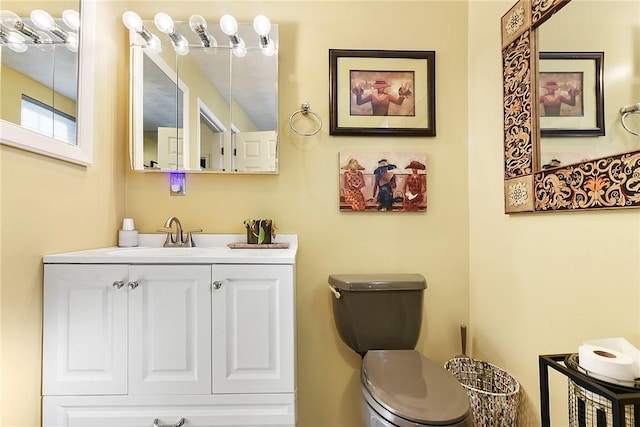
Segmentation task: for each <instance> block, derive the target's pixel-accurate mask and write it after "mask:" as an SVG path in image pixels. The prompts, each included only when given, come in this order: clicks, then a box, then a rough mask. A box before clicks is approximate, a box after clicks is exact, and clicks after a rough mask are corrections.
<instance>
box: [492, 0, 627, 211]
mask: <svg viewBox="0 0 640 427" xmlns="http://www.w3.org/2000/svg"><path fill="white" fill-rule="evenodd" d="M570 1H571V0H520V1H518V2H517V3H516V4H515V5H514V6H513V7H511V9H509V11H508V12H507V13H506V14H505V15H503V16H502V19H501V33H502V77H503V84H504V85H503V109H504V206H505V213H507V214H510V213H520V212H533V213H538V212H561V211H577V210H599V209H619V208H638V207H640V151H629V152H626V153H620V154H616V155H609V156H605V157H601V158H598V159H592V160H588V161H585V162H581V163H574V164H571V165H567V166H562V167H559V168H554V169H545V170H540V167H539V166H540V165H539V159H538V147H539V143H540V127H539V116H540V114H539V110H538V103H537V102H534V100H537V99H538V84H537V75H538V46H537V36H536V30H537V28H538V27H539V26H540V25H541V24H542V23H544V22H545V21H546V20H547V19H549V18H550V17H551V16H552V15H553V14H554V13H556V12H557V11H558V10H560V9H561V8H563V7H564V6H566V5H567V4H569V2H570Z"/></svg>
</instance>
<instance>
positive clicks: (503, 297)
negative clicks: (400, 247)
mask: <svg viewBox="0 0 640 427" xmlns="http://www.w3.org/2000/svg"><path fill="white" fill-rule="evenodd" d="M577 1H587V0H577ZM514 3H515V2H512V1H508V0H504V1H490V2H489V1H482V0H472V1H471V2H470V4H469V89H470V90H469V101H468V108H469V111H470V112H471V114H470V115H469V159H470V161H469V220H470V222H469V254H470V264H469V272H470V275H469V277H470V281H469V307H470V312H469V323H470V328H471V336H472V338H471V345H472V349H473V355H474V356H475V357H478V358H481V359H485V360H489V361H492V362H493V363H496V364H498V365H499V366H501V367H503V368H505V369H506V370H507V371H509V372H510V373H512V374H513V375H514V376H515V377H516V378H517V379H518V380H519V381H520V383H521V385H522V387H523V396H524V402H523V405H522V412H523V414H522V417H523V424H522V425H524V426H539V425H540V419H539V391H538V390H539V385H538V355H540V354H552V353H572V352H577V349H578V346H579V345H580V344H581V343H582V341H584V340H587V339H594V338H603V337H618V336H621V337H625V338H627V339H628V340H630V341H631V342H633V343H634V344H635V345H636V346H637V345H639V344H640V328H639V326H640V324H639V320H640V312H639V310H640V304H639V302H640V301H639V297H640V295H639V292H638V290H639V289H640V280H639V273H640V271H639V268H640V262H639V261H638V260H639V259H640V243H639V242H640V221H639V219H640V217H639V212H638V211H637V210H626V211H599V212H576V213H558V214H533V215H532V214H524V215H505V214H504V213H503V212H504V210H503V209H504V208H503V206H504V202H503V190H502V179H503V174H502V171H503V162H502V160H503V155H502V142H501V141H502V114H501V111H502V81H501V79H502V77H501V60H502V59H501V52H500V31H499V22H500V17H501V16H502V15H503V14H504V13H506V12H507V10H509V8H510V6H511V5H512V4H514ZM607 3H610V2H608V1H607ZM575 18H576V19H577V20H580V18H579V17H575ZM636 22H637V17H636ZM601 37H606V34H601ZM631 48H632V47H631V46H629V49H631ZM605 64H606V55H605ZM636 66H637V64H636ZM606 96H607V91H606V90H605V102H606V99H607V98H606ZM607 125H608V128H607V132H608V133H609V132H612V133H616V132H619V127H620V124H619V123H607ZM550 377H551V380H552V385H553V387H552V404H551V407H552V414H553V418H552V423H551V425H552V426H566V425H568V424H567V420H566V417H567V415H566V414H567V384H566V381H564V382H563V381H562V377H561V376H560V375H556V374H552V375H551V376H550Z"/></svg>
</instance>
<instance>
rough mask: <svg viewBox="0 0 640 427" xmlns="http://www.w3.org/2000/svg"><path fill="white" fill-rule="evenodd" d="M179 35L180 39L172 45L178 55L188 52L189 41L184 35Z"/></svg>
mask: <svg viewBox="0 0 640 427" xmlns="http://www.w3.org/2000/svg"><path fill="white" fill-rule="evenodd" d="M181 37H182V38H181V39H180V41H179V42H178V43H176V44H175V45H174V46H173V49H174V50H175V51H176V53H177V54H178V55H187V54H188V53H189V42H188V41H187V39H186V38H185V37H184V36H181Z"/></svg>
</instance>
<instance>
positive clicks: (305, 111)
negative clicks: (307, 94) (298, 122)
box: [289, 102, 322, 136]
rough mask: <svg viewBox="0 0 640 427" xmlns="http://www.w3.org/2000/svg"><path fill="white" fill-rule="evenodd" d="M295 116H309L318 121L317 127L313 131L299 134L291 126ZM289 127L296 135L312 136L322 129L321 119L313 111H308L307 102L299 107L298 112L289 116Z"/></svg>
mask: <svg viewBox="0 0 640 427" xmlns="http://www.w3.org/2000/svg"><path fill="white" fill-rule="evenodd" d="M297 114H302V115H303V116H306V115H307V114H311V115H312V116H314V117H315V118H316V120H317V121H318V127H317V128H316V129H315V130H313V131H312V132H300V131H299V130H298V129H296V128H295V126H293V118H294V117H295V116H296V115H297ZM289 127H290V128H291V130H292V131H294V132H295V133H297V134H298V135H302V136H312V135H315V134H316V133H318V132H320V129H322V119H321V118H320V116H319V115H317V114H316V113H314V112H313V111H311V110H310V109H309V103H308V102H303V103H302V105H301V108H300V109H299V110H298V111H295V112H294V113H293V114H292V115H291V116H289Z"/></svg>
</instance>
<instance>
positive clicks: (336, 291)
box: [329, 285, 342, 299]
mask: <svg viewBox="0 0 640 427" xmlns="http://www.w3.org/2000/svg"><path fill="white" fill-rule="evenodd" d="M329 289H330V290H331V292H333V296H335V297H336V299H340V298H341V297H342V294H341V293H340V290H339V289H337V288H336V287H335V286H331V285H329Z"/></svg>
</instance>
